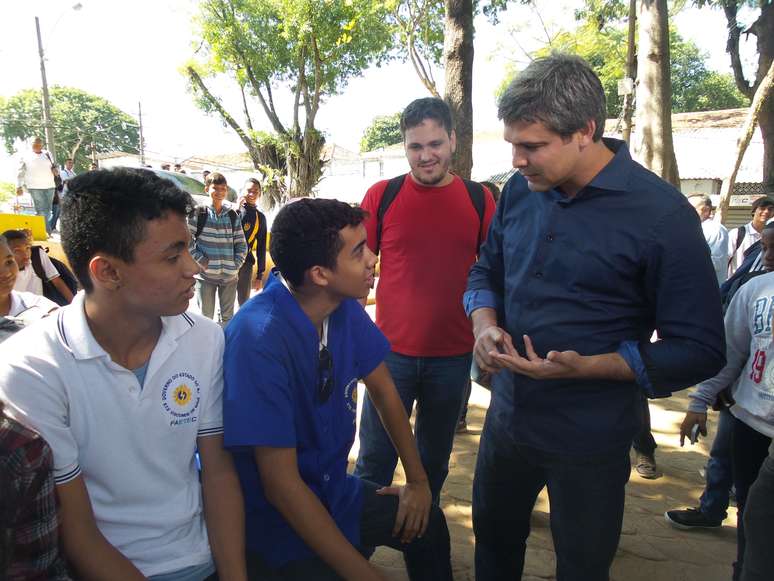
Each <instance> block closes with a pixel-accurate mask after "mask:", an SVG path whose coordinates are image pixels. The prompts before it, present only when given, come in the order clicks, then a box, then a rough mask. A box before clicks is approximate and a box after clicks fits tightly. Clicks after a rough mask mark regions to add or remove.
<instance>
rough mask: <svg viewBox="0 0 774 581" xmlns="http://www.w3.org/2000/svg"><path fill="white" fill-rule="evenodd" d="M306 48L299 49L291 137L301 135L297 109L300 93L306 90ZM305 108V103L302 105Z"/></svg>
mask: <svg viewBox="0 0 774 581" xmlns="http://www.w3.org/2000/svg"><path fill="white" fill-rule="evenodd" d="M305 53H306V47H305V46H302V47H301V55H300V58H299V67H298V81H297V83H296V90H295V95H294V96H293V135H299V134H300V133H301V124H300V123H299V122H298V109H299V103H300V101H301V91H304V89H305V88H306V58H305V57H306V54H305ZM304 107H306V103H304Z"/></svg>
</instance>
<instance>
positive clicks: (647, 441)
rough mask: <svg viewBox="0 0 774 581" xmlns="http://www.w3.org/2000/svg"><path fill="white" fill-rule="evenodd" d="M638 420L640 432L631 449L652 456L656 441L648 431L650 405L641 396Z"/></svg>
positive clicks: (646, 399)
mask: <svg viewBox="0 0 774 581" xmlns="http://www.w3.org/2000/svg"><path fill="white" fill-rule="evenodd" d="M640 419H641V421H642V424H641V427H640V431H639V432H638V433H637V435H636V436H635V437H634V441H633V442H632V447H633V448H634V449H635V450H636V451H637V452H639V453H640V454H645V455H646V456H653V454H655V453H656V440H655V439H654V438H653V433H652V432H651V430H650V404H649V403H648V398H647V396H646V395H645V394H644V393H643V394H641V403H640Z"/></svg>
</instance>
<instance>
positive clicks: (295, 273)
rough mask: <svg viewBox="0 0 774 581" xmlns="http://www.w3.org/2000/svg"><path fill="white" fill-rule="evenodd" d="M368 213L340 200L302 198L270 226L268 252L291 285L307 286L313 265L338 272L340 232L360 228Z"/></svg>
mask: <svg viewBox="0 0 774 581" xmlns="http://www.w3.org/2000/svg"><path fill="white" fill-rule="evenodd" d="M367 216H368V213H367V212H366V211H365V210H363V209H362V208H359V207H353V206H350V205H349V204H345V203H344V202H340V201H338V200H322V199H315V198H302V199H299V200H294V201H292V202H290V203H288V204H286V205H285V207H283V208H282V209H281V210H280V211H279V213H278V214H277V217H276V218H274V222H273V224H272V227H271V241H270V243H269V253H270V254H271V258H272V260H273V261H274V264H275V265H277V268H278V269H279V271H280V272H281V273H282V276H283V277H284V278H285V280H287V281H288V283H290V285H291V286H294V287H300V286H301V285H302V284H303V283H304V273H305V272H306V271H307V270H309V269H310V268H312V267H313V266H324V267H325V268H330V269H331V270H335V269H336V258H337V257H338V254H339V252H340V251H341V249H342V247H343V246H344V241H343V240H342V238H341V234H340V232H339V231H340V230H341V229H343V228H346V227H347V226H357V225H359V224H361V223H362V222H363V220H365V219H366V217H367Z"/></svg>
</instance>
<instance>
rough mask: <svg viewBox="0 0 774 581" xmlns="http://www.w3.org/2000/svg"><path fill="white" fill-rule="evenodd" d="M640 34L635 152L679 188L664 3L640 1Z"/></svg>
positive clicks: (666, 16) (659, 0) (667, 26)
mask: <svg viewBox="0 0 774 581" xmlns="http://www.w3.org/2000/svg"><path fill="white" fill-rule="evenodd" d="M639 33H640V39H639V50H638V54H637V77H638V79H639V83H638V85H637V138H636V147H635V152H636V155H637V157H638V159H639V161H640V162H641V163H642V164H643V165H645V167H647V168H648V169H650V170H651V171H653V172H655V173H656V174H658V175H659V176H661V178H663V179H664V180H666V181H668V182H669V183H671V184H672V185H674V186H675V187H676V188H679V187H680V175H679V173H678V171H677V159H676V158H675V148H674V144H673V142H672V82H671V80H670V75H669V71H670V62H669V23H668V12H667V0H640V14H639Z"/></svg>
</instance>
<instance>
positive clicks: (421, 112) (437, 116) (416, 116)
mask: <svg viewBox="0 0 774 581" xmlns="http://www.w3.org/2000/svg"><path fill="white" fill-rule="evenodd" d="M427 119H432V120H433V121H435V122H437V123H438V125H440V126H441V127H443V128H444V129H445V130H446V133H448V134H449V135H451V132H452V130H453V129H454V123H453V122H452V116H451V110H450V109H449V106H448V105H447V104H446V103H445V102H444V101H443V99H438V98H437V97H425V98H423V99H416V100H415V101H412V102H411V103H409V104H408V107H406V108H405V109H404V110H403V113H401V115H400V134H401V135H402V136H404V137H405V136H406V131H407V130H408V129H412V128H414V127H417V126H419V125H422V123H423V122H424V121H425V120H427Z"/></svg>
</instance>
